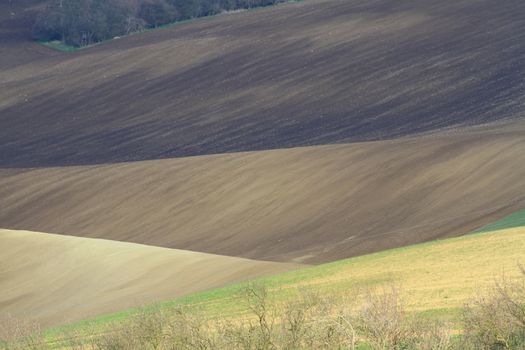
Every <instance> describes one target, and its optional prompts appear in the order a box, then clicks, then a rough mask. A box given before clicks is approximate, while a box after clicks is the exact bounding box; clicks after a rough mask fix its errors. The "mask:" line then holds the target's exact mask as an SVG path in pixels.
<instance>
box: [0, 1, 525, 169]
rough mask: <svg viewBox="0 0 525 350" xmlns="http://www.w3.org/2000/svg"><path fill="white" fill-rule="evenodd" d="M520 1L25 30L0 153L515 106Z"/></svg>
mask: <svg viewBox="0 0 525 350" xmlns="http://www.w3.org/2000/svg"><path fill="white" fill-rule="evenodd" d="M23 3H24V4H38V3H39V2H38V1H36V0H33V1H29V0H26V1H24V2H23ZM524 11H525V3H524V2H523V1H521V0H508V1H505V2H503V3H502V2H495V1H492V0H482V1H479V0H461V1H458V0H445V1H435V0H421V1H405V0H403V1H388V0H374V1H368V0H367V1H364V0H308V1H304V2H300V3H293V4H285V5H282V6H276V7H273V8H266V9H261V10H256V11H248V12H245V13H236V14H228V15H223V16H217V17H214V18H208V19H203V20H198V21H194V22H191V23H184V24H180V25H176V26H173V27H170V28H169V29H165V30H159V31H154V32H149V33H145V34H141V35H135V36H131V37H128V38H124V39H119V40H113V41H112V42H110V43H105V44H103V45H99V46H97V47H93V48H90V49H87V50H82V51H79V52H76V53H72V54H66V53H62V54H58V53H56V52H52V51H51V50H48V49H43V50H44V51H45V54H44V55H42V52H34V53H33V51H31V50H33V48H34V47H35V46H34V45H35V44H32V43H30V42H28V41H27V37H26V36H23V37H21V38H20V39H19V44H20V45H22V47H26V48H31V50H28V51H27V52H25V54H24V55H22V54H21V53H20V52H19V51H16V52H15V54H12V51H11V49H10V46H5V48H4V46H3V44H2V51H3V52H2V55H0V56H2V57H4V56H5V57H10V58H9V59H8V60H9V61H8V62H7V61H5V59H2V60H1V61H0V84H1V85H0V124H1V125H2V128H1V129H0V139H1V140H2V143H1V144H0V166H1V167H12V166H23V167H32V166H49V165H65V164H67V165H73V164H76V165H81V164H100V163H109V162H120V161H128V160H144V159H157V158H169V157H180V156H188V155H200V154H210V153H223V152H232V151H247V150H261V149H273V148H282V147H291V146H305V145H318V144H326V143H338V142H351V141H352V142H353V141H363V140H376V139H385V138H394V137H398V136H401V135H407V134H413V133H418V132H422V131H429V130H436V129H440V128H443V127H451V126H461V125H465V124H478V123H482V122H487V121H494V120H502V119H505V120H508V119H516V118H520V119H522V118H523V112H524V108H523V106H524V101H525V100H524V98H525V93H524V92H525V88H524V86H523V84H522V82H523V81H524V80H525V66H524V65H525V63H524V62H525V59H524V58H525V46H524V45H522V43H523V40H524V36H525V19H524V17H523V16H522V14H523V13H524ZM4 22H5V20H4ZM4 22H2V23H4ZM5 23H7V22H5ZM13 23H18V22H17V21H16V20H15V21H14V22H13ZM13 25H14V24H13ZM3 26H4V27H5V26H6V25H3ZM7 26H9V23H8V24H7ZM9 28H10V27H9ZM24 30H26V29H24ZM4 51H5V52H6V53H5V55H4ZM33 56H34V57H33ZM31 57H33V58H35V59H34V60H33V61H31V62H29V63H28V60H30V58H31Z"/></svg>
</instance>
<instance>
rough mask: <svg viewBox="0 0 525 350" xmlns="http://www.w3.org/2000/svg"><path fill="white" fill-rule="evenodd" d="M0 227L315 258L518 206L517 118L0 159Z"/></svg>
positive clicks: (398, 240)
mask: <svg viewBox="0 0 525 350" xmlns="http://www.w3.org/2000/svg"><path fill="white" fill-rule="evenodd" d="M0 198H2V199H1V202H2V210H1V211H0V226H2V227H5V228H11V229H30V230H35V231H44V232H54V233H64V234H72V235H78V236H87V237H98V238H105V239H114V240H122V241H131V242H136V243H143V244H151V245H157V246H165V247H171V248H178V249H188V250H193V251H202V252H208V253H215V254H221V255H231V256H243V257H249V258H253V259H261V260H275V261H297V262H308V263H319V262H327V261H332V260H335V259H342V258H347V257H350V256H354V255H360V254H364V253H368V252H373V251H379V250H383V249H386V248H391V247H398V246H403V245H407V244H412V243H418V242H422V241H427V240H431V239H435V238H442V237H447V236H451V235H459V234H462V233H466V232H469V231H472V230H474V229H477V228H479V227H481V226H483V225H485V224H487V223H490V222H492V221H494V220H496V219H498V218H500V217H502V216H504V215H506V214H508V213H510V212H512V211H514V210H518V209H521V208H523V207H525V125H523V124H522V125H520V126H519V127H518V126H517V125H515V124H514V125H510V126H505V127H499V128H498V127H494V126H490V127H487V128H474V129H471V130H468V131H466V130H465V131H462V132H459V131H455V132H451V133H440V134H431V135H426V136H420V137H417V138H410V139H403V140H396V141H377V142H368V143H355V144H347V145H332V146H316V147H306V148H295V149H284V150H274V151H261V152H251V153H236V154H224V155H215V156H202V157H190V158H183V159H169V160H156V161H145V162H133V163H123V164H114V165H104V166H81V167H66V168H49V169H27V170H24V169H11V170H9V169H4V170H0Z"/></svg>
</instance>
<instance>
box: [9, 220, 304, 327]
mask: <svg viewBox="0 0 525 350" xmlns="http://www.w3.org/2000/svg"><path fill="white" fill-rule="evenodd" d="M0 250H1V251H2V254H0V276H1V278H0V290H1V291H2V292H1V293H0V323H1V322H2V317H3V316H5V315H6V314H11V315H12V316H14V317H16V318H22V319H26V320H27V319H32V320H37V321H39V322H40V323H41V324H42V325H43V326H56V325H60V324H65V323H69V322H74V321H78V320H81V319H86V318H89V317H93V316H96V315H100V314H104V313H110V312H116V311H120V310H123V309H126V308H129V307H136V306H142V305H145V304H150V303H152V302H157V301H163V300H166V299H172V298H174V297H178V296H181V295H184V294H188V293H191V292H196V291H201V290H204V289H210V288H214V287H220V286H224V285H226V284H230V283H234V282H239V281H242V280H245V279H248V278H253V277H257V276H262V275H269V274H274V273H277V272H283V271H288V270H291V269H293V268H297V267H298V266H297V265H292V264H279V263H271V262H262V261H254V260H247V259H241V258H232V257H226V256H217V255H210V254H203V253H195V252H189V251H183V250H175V249H166V248H158V247H148V246H144V245H139V244H132V243H123V242H114V241H107V240H100V239H88V238H79V237H71V236H61V235H53V234H47V233H38V232H28V231H10V230H0Z"/></svg>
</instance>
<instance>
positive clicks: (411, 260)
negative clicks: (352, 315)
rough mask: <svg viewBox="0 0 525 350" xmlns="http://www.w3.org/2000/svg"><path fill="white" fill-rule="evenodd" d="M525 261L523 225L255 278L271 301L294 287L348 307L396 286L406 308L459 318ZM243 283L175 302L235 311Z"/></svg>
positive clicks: (287, 294) (212, 310)
mask: <svg viewBox="0 0 525 350" xmlns="http://www.w3.org/2000/svg"><path fill="white" fill-rule="evenodd" d="M524 262H525V227H513V228H509V229H504V230H498V231H492V232H487V233H482V234H474V235H467V236H464V237H458V238H452V239H446V240H439V241H434V242H430V243H425V244H418V245H414V246H409V247H404V248H400V249H393V250H387V251H383V252H380V253H376V254H370V255H366V256H360V257H356V258H352V259H346V260H341V261H336V262H333V263H330V264H324V265H320V266H314V267H307V268H303V269H299V270H297V271H291V272H287V273H283V274H280V275H278V276H269V277H265V278H261V279H260V280H259V281H260V282H263V283H264V284H265V285H266V286H267V287H268V289H269V290H270V291H271V294H270V300H276V301H285V300H288V301H289V300H290V299H291V298H294V296H295V295H296V294H294V292H300V291H301V290H303V291H315V292H318V293H320V294H321V295H323V296H324V297H326V298H330V297H336V299H335V300H337V301H342V300H347V301H348V302H349V305H347V306H350V307H352V306H354V305H353V304H352V303H353V302H355V301H356V300H359V299H358V298H359V296H362V293H364V292H365V293H366V292H367V290H374V289H376V288H377V289H378V290H381V289H385V288H386V290H388V289H389V288H391V287H393V286H395V287H397V288H399V290H400V292H401V294H402V296H403V299H404V302H405V306H406V307H407V309H408V311H410V312H416V313H426V314H428V315H433V316H434V317H436V316H437V317H444V318H446V319H447V320H451V321H457V318H458V316H459V315H458V311H459V310H460V309H461V308H462V307H463V306H464V305H465V303H466V302H468V301H469V300H471V299H472V298H475V297H476V296H480V295H482V294H483V293H485V292H486V291H487V290H488V288H490V287H493V286H494V283H495V282H496V281H498V282H501V281H502V279H506V280H507V281H511V280H513V279H514V278H516V277H520V275H521V274H520V268H519V265H520V264H521V265H522V266H523V264H524ZM243 286H245V284H243V283H241V284H236V285H232V286H228V287H226V288H220V289H217V290H211V291H208V292H203V293H195V294H193V295H189V296H186V297H182V298H179V299H178V300H175V301H174V302H175V303H178V302H183V303H186V304H198V305H199V307H201V308H203V309H204V310H207V311H208V312H209V313H210V314H217V313H218V312H220V315H222V317H227V316H228V315H236V314H237V312H238V311H239V309H240V306H239V302H238V298H239V297H238V295H239V294H238V292H239V291H240V289H241V288H242V287H243ZM167 305H173V303H167Z"/></svg>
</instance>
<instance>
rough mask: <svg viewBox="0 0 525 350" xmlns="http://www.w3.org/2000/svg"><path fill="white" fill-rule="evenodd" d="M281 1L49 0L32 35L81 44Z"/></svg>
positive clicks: (36, 37) (78, 45)
mask: <svg viewBox="0 0 525 350" xmlns="http://www.w3.org/2000/svg"><path fill="white" fill-rule="evenodd" d="M283 1H285V0H52V1H51V2H50V3H48V4H47V6H46V7H45V8H44V9H42V10H41V11H40V13H39V14H38V16H37V18H36V21H35V24H34V26H33V36H34V38H35V39H36V40H41V41H55V40H58V41H61V42H63V43H64V44H67V45H70V46H76V47H81V46H86V45H90V44H93V43H96V42H100V41H103V40H107V39H111V38H114V37H117V36H122V35H127V34H130V33H133V32H139V31H142V30H144V29H148V28H155V27H158V26H162V25H165V24H168V23H173V22H177V21H182V20H187V19H191V18H197V17H204V16H211V15H215V14H218V13H221V12H224V11H231V10H238V9H248V8H253V7H261V6H269V5H273V4H276V3H279V2H283Z"/></svg>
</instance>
